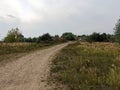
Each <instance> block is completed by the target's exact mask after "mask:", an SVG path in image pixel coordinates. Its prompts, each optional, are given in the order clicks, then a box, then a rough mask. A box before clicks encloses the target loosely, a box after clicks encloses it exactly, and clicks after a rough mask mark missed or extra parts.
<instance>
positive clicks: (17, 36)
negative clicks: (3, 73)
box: [0, 28, 76, 62]
mask: <svg viewBox="0 0 120 90" xmlns="http://www.w3.org/2000/svg"><path fill="white" fill-rule="evenodd" d="M75 37H76V36H75V35H74V34H72V33H63V35H62V37H60V36H59V35H55V36H52V35H50V34H49V33H45V34H43V35H41V36H38V37H33V38H31V37H29V38H26V37H24V35H23V34H22V33H21V32H20V30H19V28H14V29H11V30H10V31H8V33H7V35H6V37H5V38H4V39H3V41H1V42H0V62H1V61H10V59H13V60H14V58H17V57H21V55H25V54H26V53H28V52H32V51H35V50H38V49H43V48H46V47H48V46H52V45H56V44H60V43H64V42H67V41H69V40H75Z"/></svg>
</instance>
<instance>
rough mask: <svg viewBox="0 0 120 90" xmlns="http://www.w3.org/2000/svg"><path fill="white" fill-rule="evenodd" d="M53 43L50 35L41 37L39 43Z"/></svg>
mask: <svg viewBox="0 0 120 90" xmlns="http://www.w3.org/2000/svg"><path fill="white" fill-rule="evenodd" d="M49 41H52V36H51V35H50V34H49V33H46V34H43V35H42V36H39V38H38V40H37V42H38V43H39V42H49Z"/></svg>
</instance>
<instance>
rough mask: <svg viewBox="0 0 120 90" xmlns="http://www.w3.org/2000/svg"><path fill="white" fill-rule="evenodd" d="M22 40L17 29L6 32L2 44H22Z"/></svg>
mask: <svg viewBox="0 0 120 90" xmlns="http://www.w3.org/2000/svg"><path fill="white" fill-rule="evenodd" d="M23 39H24V36H23V35H22V33H21V32H20V31H19V29H18V28H15V29H11V30H10V31H8V34H7V36H6V37H5V38H4V42H9V43H12V42H22V41H23Z"/></svg>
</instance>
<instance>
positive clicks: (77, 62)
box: [51, 42, 120, 90]
mask: <svg viewBox="0 0 120 90" xmlns="http://www.w3.org/2000/svg"><path fill="white" fill-rule="evenodd" d="M51 72H52V75H53V76H54V80H56V81H59V82H60V83H62V84H64V85H67V86H68V90H120V47H119V45H117V44H114V43H92V44H90V43H80V42H77V43H75V44H71V45H69V46H67V47H66V48H64V49H63V50H62V51H61V53H59V54H58V55H57V57H56V58H55V59H54V60H53V67H52V69H51Z"/></svg>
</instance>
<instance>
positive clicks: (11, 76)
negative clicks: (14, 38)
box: [0, 43, 68, 90]
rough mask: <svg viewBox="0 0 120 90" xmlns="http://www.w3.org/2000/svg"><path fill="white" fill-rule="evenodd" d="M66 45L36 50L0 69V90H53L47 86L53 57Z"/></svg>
mask: <svg viewBox="0 0 120 90" xmlns="http://www.w3.org/2000/svg"><path fill="white" fill-rule="evenodd" d="M66 45H68V43H64V44H60V45H56V46H53V47H50V48H48V49H44V50H38V51H35V52H33V53H30V54H28V55H26V56H23V57H21V58H19V59H18V60H15V61H13V62H9V63H7V64H6V65H5V66H1V67H0V90H53V89H52V88H53V86H52V85H51V86H50V85H47V81H46V80H47V77H48V76H49V74H50V64H51V61H52V58H53V56H55V55H56V53H57V52H58V51H59V50H61V49H62V48H63V47H65V46H66Z"/></svg>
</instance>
